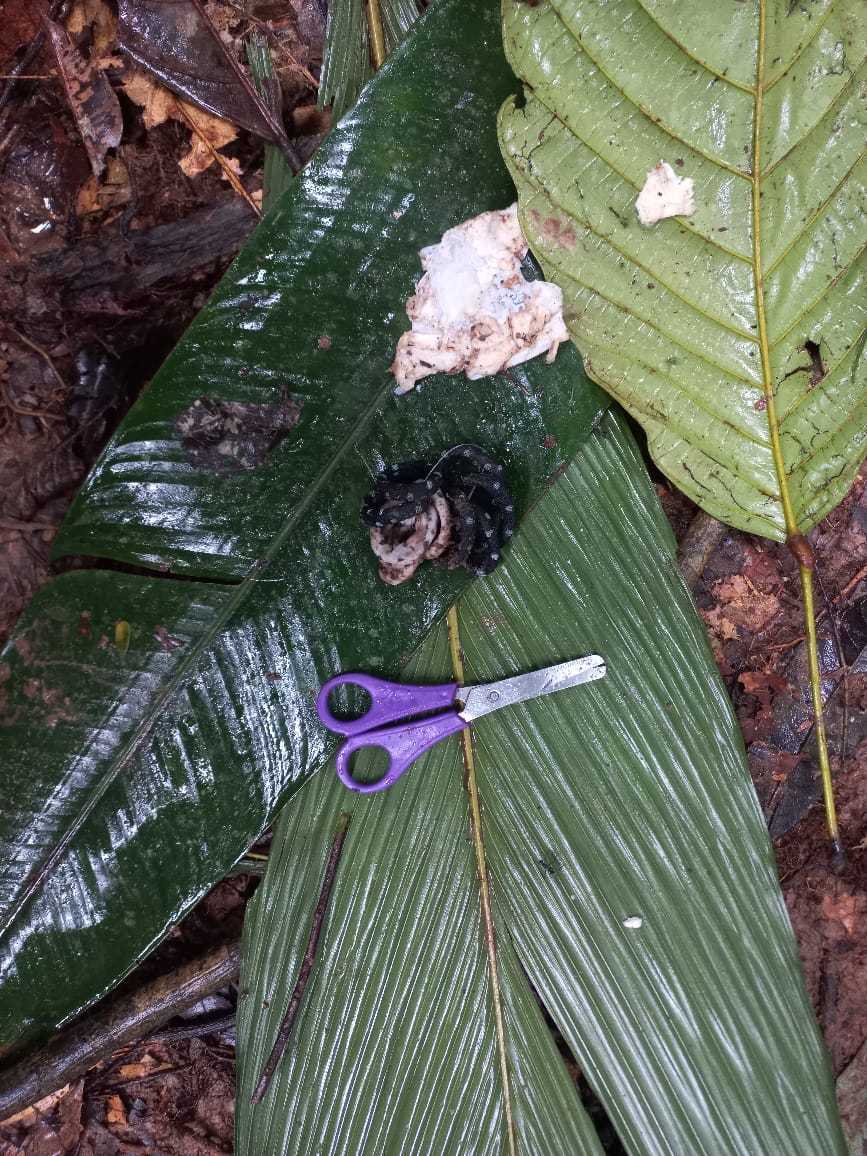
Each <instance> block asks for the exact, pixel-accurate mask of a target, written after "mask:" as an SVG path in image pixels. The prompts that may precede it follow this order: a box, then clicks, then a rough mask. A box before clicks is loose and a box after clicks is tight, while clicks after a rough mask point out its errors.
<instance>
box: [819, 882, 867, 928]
mask: <svg viewBox="0 0 867 1156" xmlns="http://www.w3.org/2000/svg"><path fill="white" fill-rule="evenodd" d="M863 906H864V898H863V896H860V895H849V894H848V893H847V892H845V891H844V892H843V894H842V895H826V896H825V898H824V899H823V900H822V911H823V913H824V914H825V916H826V917H827V918H828V919H833V920H835V921H836V922H837V923H842V924H843V927H844V928H845V929H846V934H847V935H853V934H854V932H855V926H856V924H857V922H858V916H859V914H860V911H861V908H862V907H863Z"/></svg>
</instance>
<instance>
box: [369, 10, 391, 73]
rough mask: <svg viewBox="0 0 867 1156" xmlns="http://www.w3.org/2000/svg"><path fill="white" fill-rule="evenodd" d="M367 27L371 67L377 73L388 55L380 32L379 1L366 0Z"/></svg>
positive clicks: (380, 14)
mask: <svg viewBox="0 0 867 1156" xmlns="http://www.w3.org/2000/svg"><path fill="white" fill-rule="evenodd" d="M367 27H368V28H369V29H370V50H371V54H372V55H373V67H374V69H375V70H376V71H377V72H379V70H380V68H382V66H383V64H385V58H386V56H387V55H388V54H387V52H386V50H385V34H384V32H383V30H382V12H381V11H380V7H379V0H367Z"/></svg>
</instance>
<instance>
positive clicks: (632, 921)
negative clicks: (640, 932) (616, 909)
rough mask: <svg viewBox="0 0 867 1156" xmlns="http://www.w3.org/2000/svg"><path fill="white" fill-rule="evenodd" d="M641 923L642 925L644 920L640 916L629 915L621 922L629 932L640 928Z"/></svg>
mask: <svg viewBox="0 0 867 1156" xmlns="http://www.w3.org/2000/svg"><path fill="white" fill-rule="evenodd" d="M642 923H644V920H643V919H642V917H641V916H640V915H630V916H628V917H627V918H626V919H624V920H623V926H624V927H628V928H629V929H630V930H632V929H634V928H638V927H641V925H642Z"/></svg>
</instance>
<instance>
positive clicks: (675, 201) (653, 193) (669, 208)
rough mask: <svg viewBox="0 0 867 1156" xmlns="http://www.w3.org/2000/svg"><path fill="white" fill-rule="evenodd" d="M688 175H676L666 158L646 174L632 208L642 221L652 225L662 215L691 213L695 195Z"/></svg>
mask: <svg viewBox="0 0 867 1156" xmlns="http://www.w3.org/2000/svg"><path fill="white" fill-rule="evenodd" d="M694 184H695V182H694V181H693V180H692V178H691V177H679V176H678V175H677V173H676V172H675V171H674V169H673V168H672V167H671V165H670V164H668V163H667V162H666V161H660V162H659V164H658V165H657V166H656V168H655V169H653V170H652V171H651V172H649V173H648V174H647V180H646V181H645V182H644V188H643V189H642V190H641V192H640V193H639V194H638V200H637V201H636V202H635V208H636V209H637V210H638V219H639V221H641V223H642V225H655V224H656V222H657V221H661V220H663V218H665V217H691V216H692V215H693V213H694V212H695V197H694V196H693V186H694Z"/></svg>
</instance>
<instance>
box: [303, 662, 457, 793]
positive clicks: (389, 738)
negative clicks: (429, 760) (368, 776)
mask: <svg viewBox="0 0 867 1156" xmlns="http://www.w3.org/2000/svg"><path fill="white" fill-rule="evenodd" d="M345 684H349V685H352V686H360V687H361V688H362V689H363V690H366V691H367V693H368V694H369V695H370V698H371V704H370V707H369V709H368V710H367V711H366V712H365V713H364V714H363V715H361V716H360V717H359V718H354V719H338V718H335V717H334V715H333V714H332V713H331V710H330V709H329V706H328V696H329V695H330V693H331V691H332V690H334V689H335V687H338V686H343V685H345ZM457 689H458V684H457V683H456V682H448V683H443V684H441V685H439V686H413V685H408V684H406V683H396V682H388V681H387V680H386V679H382V678H374V676H373V675H370V674H338V675H337V676H336V678H332V679H329V681H328V682H326V683H325V685H324V686H323V687H322V689H321V690H320V692H319V695H318V697H317V699H316V709H317V711H318V713H319V718H320V719H321V720H322V722H323V723H324V725H325V726H327V727H328V729H329V730H333V731H336V732H337V733H338V734H343V735H348V736H349V737H348V738H347V740H346V742H345V743H344V744H343V745H342V746H341V748H340V750H339V751H338V752H337V760H336V763H337V775H338V777H339V779H340V781H341V782H342V783H343V785H344V786H346V787H349V788H350V790H353V791H359V792H360V793H361V794H365V795H369V794H372V793H373V792H374V791H383V790H385V788H386V787H390V786H391V785H392V783H394V782H396V780H397V779H399V778H400V776H401V775H402V774H403V772H404V771H405V770H406V769H407V768H408V767H410V766H411V765H412V764H413V763H414V762H415V760H416V759H417V758H418V757H419V755H421V754H422V753H423V752H424V751H426V750H428V749H429V748H430V747H432V746H434V745H435V744H436V743H438V742H439V741H440V739H444V738H445V737H446V735H452V734H456V733H457V731H461V730H463V729H464V727H466V726H469V722H468V721H467V720H466V719H464V718H462V717H461V715H460V714H458V711H457V709H454V710H447V711H445V712H444V713H443V714H438V715H434V716H433V717H428V718H420V719H415V720H413V721H409V722H400V723H399V724H398V725H397V726H384V725H383V724H384V723H391V722H396V721H397V720H399V719H400V720H403V719H406V718H407V717H408V716H412V715H417V714H424V713H426V712H429V711H434V710H438V709H439V708H441V707H450V706H452V705H453V703H454V700H455V693H456V691H457ZM363 747H380V748H381V749H382V750H384V751H385V752H386V754H387V755H388V757H389V763H388V770H387V771H386V772H385V774H384V775H383V776H382V778H380V779H377V781H376V782H374V783H360V782H359V781H358V780H357V779H354V778H353V777H352V774H351V773H350V770H349V759H350V756H351V755H353V754H354V753H355V751H358V750H361V749H362V748H363Z"/></svg>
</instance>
